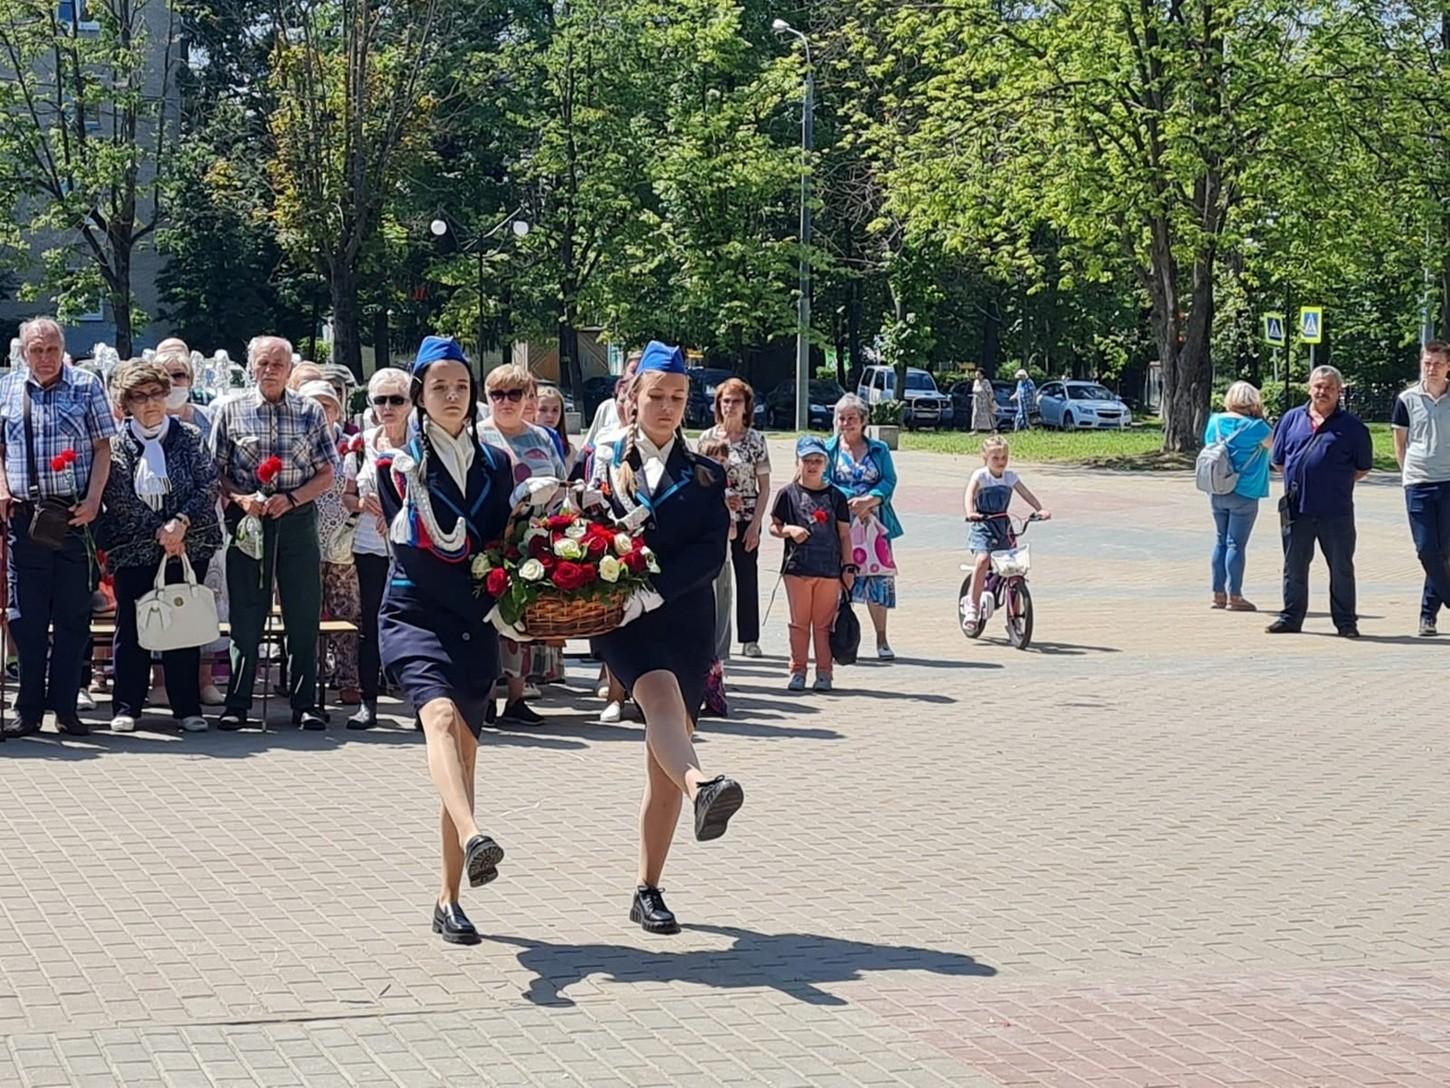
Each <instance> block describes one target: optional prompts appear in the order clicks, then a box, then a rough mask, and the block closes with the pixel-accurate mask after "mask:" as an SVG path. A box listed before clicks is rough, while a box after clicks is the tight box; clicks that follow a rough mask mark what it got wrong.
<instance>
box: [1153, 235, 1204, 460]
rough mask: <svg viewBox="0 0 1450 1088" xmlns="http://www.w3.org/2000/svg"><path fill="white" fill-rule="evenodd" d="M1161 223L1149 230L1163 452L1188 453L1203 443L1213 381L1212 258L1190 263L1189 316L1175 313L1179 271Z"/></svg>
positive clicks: (1197, 259) (1201, 256)
mask: <svg viewBox="0 0 1450 1088" xmlns="http://www.w3.org/2000/svg"><path fill="white" fill-rule="evenodd" d="M1169 234H1170V232H1169V229H1168V226H1167V224H1166V223H1162V222H1157V223H1155V224H1154V225H1153V244H1152V259H1153V268H1152V281H1153V290H1151V291H1150V295H1151V297H1152V300H1153V326H1154V331H1155V333H1156V338H1157V341H1158V352H1159V359H1160V361H1161V362H1162V365H1163V449H1164V450H1165V451H1169V452H1174V453H1185V452H1192V451H1194V450H1196V449H1198V448H1199V446H1200V445H1201V444H1202V436H1203V428H1204V424H1205V422H1206V421H1207V416H1208V398H1209V390H1210V387H1211V385H1212V382H1213V360H1212V354H1211V350H1210V337H1211V335H1212V332H1213V256H1212V254H1211V253H1207V254H1200V255H1199V256H1198V257H1197V258H1196V259H1195V261H1194V264H1193V283H1192V287H1191V290H1190V295H1189V311H1188V313H1187V314H1186V315H1185V314H1183V313H1181V312H1180V310H1179V302H1180V298H1181V296H1180V294H1179V289H1180V284H1179V282H1178V280H1179V274H1178V267H1177V264H1176V262H1175V261H1174V260H1173V257H1172V247H1171V243H1170V239H1169Z"/></svg>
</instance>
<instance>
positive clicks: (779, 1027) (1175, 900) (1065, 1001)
mask: <svg viewBox="0 0 1450 1088" xmlns="http://www.w3.org/2000/svg"><path fill="white" fill-rule="evenodd" d="M777 456H778V458H779V461H778V464H785V463H786V456H787V455H786V451H785V450H784V448H782V449H779V450H777ZM899 468H900V471H901V475H902V478H903V480H904V485H903V493H902V497H901V511H902V514H903V518H904V520H905V522H906V525H907V530H908V534H909V535H908V536H907V538H906V539H905V540H904V541H903V546H902V548H901V551H900V560H901V565H902V568H903V572H904V574H903V580H902V585H901V587H900V596H901V608H900V609H899V610H898V612H897V614H896V615H895V617H894V618H893V635H892V641H893V643H894V645H895V647H896V649H897V652H898V653H899V655H900V659H899V660H898V661H897V662H896V663H895V664H892V665H889V666H888V665H881V664H878V663H876V662H875V661H869V662H866V663H863V664H862V665H860V666H858V667H855V668H852V669H843V670H841V671H840V672H839V673H838V677H837V682H838V684H839V689H838V693H837V694H835V695H834V696H831V697H825V696H815V695H806V696H796V697H793V696H789V695H787V693H786V692H785V691H784V690H783V688H784V680H785V677H784V676H783V675H782V666H783V662H782V659H781V656H780V655H781V654H782V653H783V650H784V601H783V600H780V601H777V603H776V606H775V613H774V615H772V617H771V619H770V622H769V624H768V630H767V636H766V639H765V647H766V651H767V653H768V654H770V655H772V656H771V657H769V658H767V659H766V660H763V661H758V662H743V661H737V662H735V663H734V665H733V667H732V671H731V678H730V685H731V691H732V695H733V698H734V702H735V706H736V709H737V716H736V717H735V718H733V719H732V720H730V721H728V722H719V723H709V724H708V726H707V728H706V729H705V731H704V738H703V740H702V744H701V752H702V756H703V758H704V759H705V760H706V763H707V767H708V768H721V769H728V770H730V771H731V772H732V773H734V774H736V775H737V776H738V777H740V778H741V780H742V781H743V782H744V783H745V784H746V787H747V791H748V801H747V804H746V807H745V809H744V810H743V811H742V813H741V815H740V817H739V818H738V819H737V821H736V822H735V823H734V824H733V825H732V828H731V831H730V834H729V835H728V836H726V837H725V838H724V839H722V840H720V841H719V842H716V843H711V844H704V845H701V844H697V843H694V842H693V841H691V840H690V838H689V836H688V835H687V834H682V837H681V840H680V841H679V842H678V843H677V848H676V853H675V856H674V858H673V859H672V862H671V867H670V869H669V872H668V874H667V877H666V880H665V884H666V887H667V889H668V891H669V900H670V904H671V906H672V907H673V908H674V909H675V910H676V912H677V913H678V914H679V915H680V917H681V920H682V921H683V922H684V923H685V924H686V930H685V932H684V933H683V934H681V935H680V936H678V937H673V938H665V937H649V936H647V935H645V934H643V933H641V932H640V931H639V930H638V929H637V928H633V927H631V926H630V925H629V924H628V922H627V920H626V918H625V914H626V912H627V910H628V906H629V894H630V890H631V887H632V883H633V866H634V852H635V837H634V822H635V812H636V805H637V799H638V788H639V777H640V763H641V759H642V752H641V745H640V734H639V727H638V726H637V725H633V724H629V723H626V724H623V725H619V726H601V725H598V724H594V723H593V719H592V717H585V716H584V715H586V714H589V713H592V712H593V711H595V710H597V706H598V704H597V703H596V702H594V700H593V699H592V698H589V697H587V695H586V689H587V688H588V687H589V686H590V685H589V683H588V677H587V676H586V675H585V672H584V670H583V669H582V668H581V667H578V666H577V665H576V667H575V668H573V669H572V670H571V677H570V683H571V685H572V688H571V690H570V691H569V692H567V693H562V694H555V695H553V696H552V697H551V698H549V699H547V700H545V701H544V702H543V703H542V704H541V709H542V710H544V711H545V712H546V713H548V714H549V715H550V717H549V721H548V722H547V724H546V725H544V726H543V727H542V728H540V729H538V730H534V731H527V732H526V731H524V730H517V731H511V732H499V733H488V734H486V739H485V750H484V752H483V753H482V755H481V757H480V778H479V783H480V785H479V794H480V807H481V810H482V812H483V813H484V815H485V819H484V823H485V826H486V827H487V828H488V829H489V830H490V831H491V833H493V834H494V835H496V836H497V837H498V838H499V840H500V841H501V842H503V843H504V844H505V847H506V848H507V850H508V852H509V854H508V858H507V860H506V861H505V864H504V878H503V879H502V880H500V881H499V882H498V883H497V884H494V885H491V886H490V887H488V888H486V889H482V890H480V891H477V892H470V893H465V898H466V905H467V907H468V909H469V911H470V913H471V914H472V916H473V918H474V920H475V922H477V923H478V924H479V926H480V928H481V929H483V930H484V931H485V932H486V934H487V937H488V939H487V940H486V941H485V942H484V944H482V945H481V946H479V947H477V948H472V949H458V948H449V947H445V946H443V945H441V944H440V943H439V942H438V941H437V939H436V938H435V937H434V936H433V935H432V934H431V933H430V932H429V930H428V926H427V921H428V914H429V910H430V904H431V901H432V897H433V895H434V886H433V885H434V879H435V878H434V875H433V874H434V866H435V862H434V859H435V856H436V853H437V845H436V838H437V830H436V827H437V824H436V817H434V816H433V815H432V813H434V812H435V811H436V801H435V800H434V797H433V793H432V790H431V787H430V785H429V782H428V779H427V776H426V773H425V767H424V763H423V753H422V746H421V743H420V742H419V740H418V738H417V736H416V735H415V734H414V733H413V732H411V730H410V729H407V728H402V727H399V728H389V729H385V730H379V731H377V732H375V733H371V734H366V735H362V736H358V735H351V734H346V733H345V732H343V731H342V730H340V729H337V730H334V731H332V732H329V733H327V734H325V735H311V734H299V733H296V732H294V731H291V730H285V731H282V732H278V733H272V734H268V735H266V736H262V735H260V734H255V733H251V734H244V735H219V734H207V735H205V736H199V737H186V738H184V739H183V738H181V737H179V736H178V735H176V734H175V733H173V732H170V731H169V730H167V729H164V728H156V727H148V726H145V725H143V729H142V731H141V732H138V733H137V734H135V735H134V736H119V737H113V736H110V735H109V734H107V733H105V732H104V731H102V732H100V733H97V734H95V735H94V736H92V737H91V738H89V739H87V740H69V739H66V740H61V739H60V738H59V737H58V736H57V735H55V734H51V733H47V734H45V735H43V736H42V737H39V738H32V739H30V740H27V741H24V742H19V743H8V744H5V745H4V746H3V747H0V844H3V850H0V1085H5V1086H8V1085H37V1086H39V1085H111V1084H116V1085H125V1086H127V1088H133V1086H140V1085H150V1084H163V1085H177V1086H180V1085H237V1086H240V1085H306V1086H309V1088H311V1086H325V1085H385V1084H386V1085H408V1086H415V1085H432V1084H440V1085H450V1086H451V1085H474V1084H484V1085H492V1084H500V1085H505V1084H540V1085H570V1084H578V1085H589V1086H593V1085H608V1084H635V1085H655V1084H675V1083H689V1084H752V1085H754V1084H761V1085H813V1086H814V1085H837V1084H840V1085H855V1084H868V1085H870V1084H897V1083H903V1084H921V1085H954V1086H972V1088H995V1086H1002V1085H1017V1084H1022V1085H1041V1086H1050V1088H1058V1086H1069V1085H1071V1086H1080V1085H1084V1084H1092V1085H1100V1086H1116V1085H1134V1086H1147V1085H1163V1086H1171V1088H1197V1086H1200V1085H1246V1086H1247V1085H1254V1086H1272V1088H1280V1086H1283V1088H1290V1086H1309V1085H1319V1086H1340V1085H1355V1086H1359V1085H1387V1086H1388V1085H1394V1086H1396V1088H1405V1086H1425V1088H1432V1086H1433V1088H1443V1086H1444V1085H1446V1084H1450V908H1447V906H1446V903H1445V892H1446V888H1447V885H1450V861H1447V854H1450V849H1447V848H1450V820H1447V818H1446V816H1445V794H1446V783H1447V758H1446V756H1447V744H1446V739H1445V738H1446V731H1447V729H1450V724H1447V715H1446V713H1445V710H1444V700H1443V694H1442V693H1443V692H1444V691H1445V684H1444V681H1443V676H1444V665H1443V662H1444V660H1445V658H1444V655H1445V654H1446V652H1447V647H1446V646H1445V645H1443V644H1441V643H1436V642H1428V641H1424V640H1420V639H1418V638H1415V637H1414V634H1413V632H1414V623H1415V610H1416V601H1417V599H1418V588H1417V587H1418V585H1419V579H1418V577H1417V575H1416V568H1415V564H1414V557H1413V553H1412V549H1411V547H1410V543H1409V537H1408V532H1407V530H1406V527H1405V524H1404V516H1403V512H1402V507H1401V501H1402V500H1401V498H1400V493H1399V490H1398V488H1397V487H1395V486H1394V484H1393V481H1382V480H1379V479H1375V480H1373V481H1371V482H1370V483H1368V484H1367V485H1365V486H1364V488H1363V493H1362V495H1361V503H1360V519H1359V524H1360V534H1361V536H1360V547H1359V556H1360V573H1361V579H1360V588H1361V610H1362V612H1363V613H1364V615H1365V619H1364V620H1363V629H1364V632H1365V636H1366V637H1365V638H1364V639H1362V640H1361V641H1360V642H1359V643H1357V644H1351V643H1348V642H1345V641H1343V640H1340V639H1336V638H1333V637H1326V633H1327V632H1329V631H1330V630H1331V628H1330V625H1329V622H1328V620H1327V618H1326V617H1324V616H1323V615H1322V614H1321V615H1318V616H1316V617H1315V618H1312V619H1311V622H1310V627H1311V628H1312V631H1313V633H1308V634H1304V635H1301V636H1298V637H1295V638H1279V639H1271V638H1270V637H1269V636H1266V635H1264V634H1262V633H1261V630H1262V625H1263V621H1264V617H1262V616H1247V615H1228V614H1224V613H1216V612H1210V611H1209V610H1208V609H1207V607H1206V604H1207V590H1206V566H1207V563H1206V558H1207V548H1208V542H1207V532H1208V528H1209V519H1208V515H1207V511H1206V509H1205V507H1206V503H1205V502H1204V501H1203V499H1202V496H1200V495H1198V494H1197V493H1195V492H1194V491H1193V490H1192V485H1191V483H1190V482H1189V481H1188V480H1187V479H1186V478H1183V477H1173V478H1170V477H1162V476H1143V477H1138V476H1128V475H1105V474H1093V473H1088V472H1085V471H1075V470H1062V469H1057V470H1053V469H1039V470H1024V474H1025V475H1026V477H1027V479H1028V481H1029V483H1030V484H1031V486H1032V487H1033V488H1034V489H1035V490H1037V492H1038V494H1040V495H1041V496H1043V498H1044V499H1045V501H1046V502H1047V503H1048V504H1049V505H1050V507H1051V508H1052V509H1053V511H1054V513H1055V514H1056V515H1057V518H1058V520H1056V521H1054V522H1053V523H1050V524H1047V525H1043V526H1039V527H1034V529H1033V531H1032V535H1031V538H1030V539H1031V540H1032V543H1033V545H1034V549H1033V556H1034V563H1035V566H1034V571H1033V588H1034V591H1035V594H1036V597H1037V601H1038V617H1037V637H1038V640H1039V641H1038V643H1037V647H1036V649H1035V651H1034V652H1031V653H1020V652H1017V651H1014V650H1011V649H1010V648H1008V647H1007V646H1006V645H1005V643H1004V642H1003V641H1002V639H1001V633H1000V625H998V624H996V623H994V624H993V627H992V629H991V630H989V632H988V635H987V637H986V638H984V639H983V640H982V641H981V642H979V643H969V642H967V641H966V640H965V639H963V638H962V637H961V636H960V634H958V633H957V632H956V630H955V629H954V616H953V608H954V604H953V600H954V596H955V586H956V583H957V581H958V579H959V577H960V576H959V574H958V572H957V569H956V567H957V563H958V562H959V561H960V558H961V557H960V555H959V553H958V548H959V545H960V542H961V539H962V527H961V523H960V520H959V516H958V515H957V513H956V511H957V510H958V509H959V503H960V482H961V480H963V479H964V478H965V475H966V471H967V468H968V465H967V464H966V463H965V462H963V461H961V460H960V459H958V460H955V461H954V460H953V459H948V458H941V457H931V456H927V455H903V456H902V457H901V459H900V463H899ZM1274 529H1275V526H1274V525H1273V523H1272V511H1271V509H1270V508H1268V507H1266V508H1265V511H1264V516H1263V519H1262V520H1261V522H1260V525H1259V527H1258V533H1257V535H1256V537H1255V539H1254V542H1253V545H1252V552H1251V556H1250V561H1249V584H1248V593H1249V595H1250V596H1251V597H1253V598H1255V599H1257V600H1258V601H1259V603H1260V604H1261V605H1271V604H1272V603H1273V600H1274V597H1275V593H1276V579H1277V572H1278V563H1277V559H1276V555H1275V553H1276V550H1277V538H1276V534H1275V532H1274ZM768 554H769V555H770V556H771V557H772V558H771V560H770V561H771V562H773V556H774V554H775V552H774V548H773V545H771V546H768ZM766 592H767V593H768V586H767V587H766ZM1313 592H1314V606H1315V607H1318V608H1322V607H1323V602H1324V598H1325V590H1324V581H1323V572H1322V568H1316V570H1315V573H1314V581H1313ZM1447 622H1450V621H1447ZM1444 641H1445V642H1450V638H1447V639H1446V640H1444ZM148 729H149V730H150V731H148ZM683 830H684V829H682V832H683Z"/></svg>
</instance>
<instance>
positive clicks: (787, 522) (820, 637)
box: [770, 435, 856, 691]
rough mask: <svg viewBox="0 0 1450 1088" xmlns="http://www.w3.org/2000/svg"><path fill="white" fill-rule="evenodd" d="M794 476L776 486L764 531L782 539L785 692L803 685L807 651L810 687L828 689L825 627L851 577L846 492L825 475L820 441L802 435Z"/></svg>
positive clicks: (827, 632) (827, 628)
mask: <svg viewBox="0 0 1450 1088" xmlns="http://www.w3.org/2000/svg"><path fill="white" fill-rule="evenodd" d="M795 457H796V473H795V479H794V480H792V481H791V482H790V483H789V484H787V485H786V486H785V487H783V488H781V489H780V491H779V492H778V493H777V494H776V496H775V503H774V505H773V506H772V507H771V511H770V534H771V536H776V537H780V538H781V539H782V540H784V541H785V558H784V560H783V561H782V565H781V573H782V575H783V576H784V581H785V596H786V600H787V601H788V602H789V604H790V683H789V684H787V685H786V688H787V689H788V690H790V691H804V690H805V687H806V663H807V658H806V655H807V652H808V651H809V649H810V647H811V645H812V644H814V646H815V655H816V682H815V685H814V689H815V690H816V691H830V690H831V626H832V624H834V623H835V620H836V607H837V604H838V602H839V600H840V595H841V588H842V586H843V585H844V587H845V588H846V589H847V590H849V589H850V588H851V584H852V582H854V581H855V578H856V567H855V565H854V564H851V563H847V562H845V561H844V560H845V559H846V558H847V557H849V556H850V554H851V530H850V525H851V511H850V508H849V507H848V506H847V505H846V496H845V495H843V494H842V493H841V492H840V491H839V490H838V489H837V488H834V487H832V486H831V484H830V482H829V481H828V480H827V479H826V463H827V456H826V444H825V443H824V442H822V441H821V440H820V439H819V438H817V437H815V436H814V435H804V436H802V437H801V438H799V439H797V441H796V445H795Z"/></svg>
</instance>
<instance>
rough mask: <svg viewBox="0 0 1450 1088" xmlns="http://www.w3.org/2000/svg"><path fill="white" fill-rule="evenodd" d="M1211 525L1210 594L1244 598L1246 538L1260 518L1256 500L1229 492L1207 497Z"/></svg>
mask: <svg viewBox="0 0 1450 1088" xmlns="http://www.w3.org/2000/svg"><path fill="white" fill-rule="evenodd" d="M1209 506H1210V508H1211V509H1212V510H1213V524H1214V526H1215V528H1217V529H1218V539H1217V540H1215V541H1214V544H1213V558H1212V560H1211V562H1212V564H1213V591H1214V592H1215V593H1225V592H1226V593H1228V594H1229V596H1231V597H1242V596H1243V595H1244V562H1245V561H1246V560H1247V559H1248V550H1249V534H1250V533H1252V532H1253V531H1254V520H1255V519H1256V518H1257V517H1258V516H1259V500H1258V499H1246V498H1244V497H1243V496H1242V495H1239V494H1237V493H1235V492H1230V493H1229V494H1227V495H1210V496H1209Z"/></svg>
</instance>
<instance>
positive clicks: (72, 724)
mask: <svg viewBox="0 0 1450 1088" xmlns="http://www.w3.org/2000/svg"><path fill="white" fill-rule="evenodd" d="M55 724H56V725H57V726H58V727H59V728H60V731H61V732H62V733H65V734H66V735H67V736H71V737H89V736H90V735H91V727H90V726H89V725H87V724H86V723H85V722H83V721H81V720H80V719H79V718H77V717H76V716H75V715H74V714H57V715H56V716H55Z"/></svg>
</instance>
